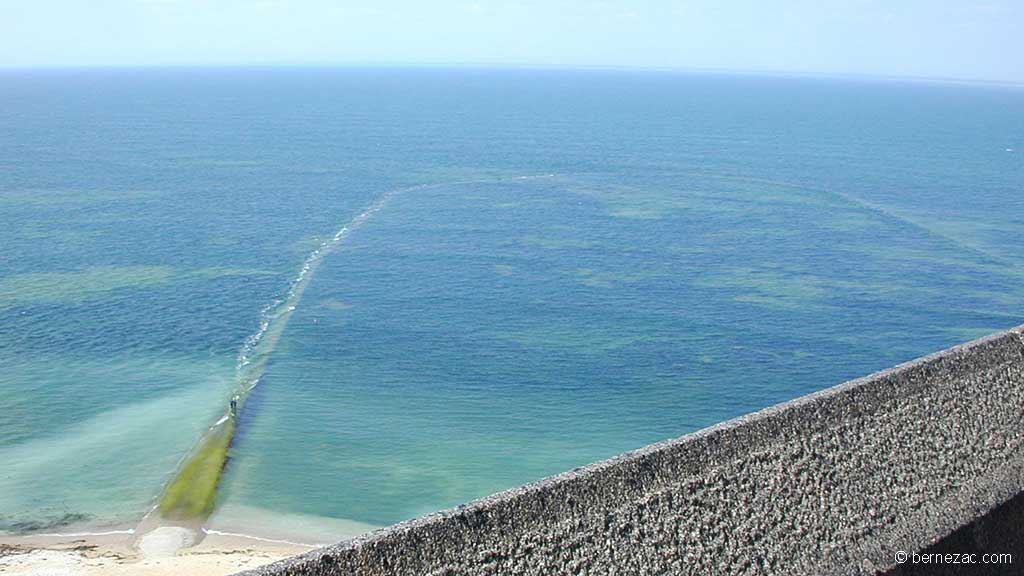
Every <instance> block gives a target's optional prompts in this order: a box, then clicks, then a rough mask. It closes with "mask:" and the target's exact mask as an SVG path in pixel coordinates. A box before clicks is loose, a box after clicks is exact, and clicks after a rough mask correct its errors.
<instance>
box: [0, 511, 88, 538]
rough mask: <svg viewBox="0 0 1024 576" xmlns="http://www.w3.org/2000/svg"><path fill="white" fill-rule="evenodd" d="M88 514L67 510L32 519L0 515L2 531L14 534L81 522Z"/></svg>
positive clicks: (42, 530) (86, 518)
mask: <svg viewBox="0 0 1024 576" xmlns="http://www.w3.org/2000/svg"><path fill="white" fill-rule="evenodd" d="M89 518H90V516H89V515H88V514H80V513H77V512H65V513H62V514H55V515H52V516H43V517H41V518H32V519H21V520H19V519H16V518H7V517H4V516H0V532H12V533H14V534H30V533H32V532H45V531H47V530H54V529H57V528H61V527H63V526H70V525H71V524H80V523H82V522H85V521H86V520H88V519H89Z"/></svg>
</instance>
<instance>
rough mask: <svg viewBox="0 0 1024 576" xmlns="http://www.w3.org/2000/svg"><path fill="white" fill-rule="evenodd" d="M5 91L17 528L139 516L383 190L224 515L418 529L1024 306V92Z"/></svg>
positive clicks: (446, 87)
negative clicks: (259, 344)
mask: <svg viewBox="0 0 1024 576" xmlns="http://www.w3.org/2000/svg"><path fill="white" fill-rule="evenodd" d="M0 86H2V87H3V90H0V105H2V109H3V110H5V113H4V114H3V115H0V222H2V225H0V246H3V250H2V252H0V364H2V365H3V370H0V462H2V463H3V465H2V467H0V531H14V532H18V531H25V530H58V529H61V527H62V526H63V525H65V524H75V525H77V524H85V525H90V526H110V525H120V524H126V523H127V524H130V523H132V522H134V521H137V520H138V518H140V517H141V516H142V515H143V514H144V513H145V511H146V510H147V509H148V508H149V507H150V506H151V505H152V502H153V498H154V497H155V496H156V495H157V494H158V493H159V491H160V489H161V486H162V485H163V483H164V482H166V481H167V478H168V475H169V474H171V473H172V471H173V470H174V467H175V465H176V463H177V462H178V461H179V460H180V458H181V457H182V456H183V455H184V454H185V453H186V452H187V451H188V449H189V447H190V446H192V445H193V443H194V442H195V441H196V439H197V438H198V437H199V436H200V435H201V434H202V432H203V430H205V429H206V428H207V427H208V426H209V425H210V424H211V423H212V422H213V421H215V420H216V419H217V418H218V417H219V415H220V414H222V413H223V411H224V406H225V403H226V401H227V398H228V397H229V395H230V394H231V392H232V390H234V388H235V386H236V365H237V362H238V354H239V351H240V349H242V347H243V344H244V342H245V341H246V339H247V337H249V336H250V335H252V334H254V333H256V332H257V331H258V330H259V327H260V323H261V321H263V320H265V319H266V318H265V317H263V316H261V311H263V310H265V309H267V306H268V305H270V304H272V303H274V302H275V301H277V300H279V299H281V298H282V297H283V296H284V295H285V293H286V291H287V290H288V289H289V286H290V285H291V283H292V282H293V281H294V280H295V278H296V276H297V274H298V273H299V272H300V270H301V268H302V266H303V262H304V261H306V259H307V258H308V256H309V254H310V252H311V251H312V250H315V249H316V248H317V247H318V246H320V245H321V243H322V242H324V241H328V240H330V239H331V238H332V237H333V236H334V235H335V234H336V233H337V232H338V231H339V230H340V229H341V228H342V227H343V226H345V225H346V224H347V223H350V222H351V221H352V219H353V218H355V217H356V216H357V215H358V214H360V213H362V212H363V211H364V210H366V209H367V208H368V207H372V206H375V205H376V203H378V202H380V201H381V200H382V199H386V202H384V203H383V204H382V207H381V208H380V210H377V211H374V212H373V213H372V214H371V215H370V216H369V217H367V218H366V219H365V221H363V222H362V223H361V224H360V225H359V226H358V228H356V229H353V230H352V231H351V233H350V234H348V235H346V236H345V237H344V238H343V239H342V240H341V241H340V242H339V243H338V245H337V247H336V249H334V250H333V251H332V252H330V253H328V254H326V255H325V256H324V257H323V259H322V260H321V261H320V265H319V268H318V269H317V270H316V271H315V276H314V277H312V278H311V280H310V282H309V284H308V286H306V288H305V291H304V293H303V295H302V299H301V301H299V302H298V303H297V304H296V308H295V310H294V311H293V312H292V313H291V314H290V320H289V322H288V324H287V326H286V327H285V329H284V331H283V332H282V333H281V338H280V341H279V342H278V343H277V344H276V346H275V347H274V349H273V352H272V354H271V356H270V362H269V364H268V366H267V370H266V372H265V374H264V375H263V378H262V380H261V381H260V384H259V385H258V386H257V387H256V388H255V389H254V390H253V393H252V395H251V396H250V397H249V399H248V401H247V402H246V404H245V409H244V412H243V414H242V417H241V421H240V427H239V435H238V438H237V441H236V444H235V446H234V448H233V450H232V455H231V460H230V462H229V466H228V469H227V475H226V477H225V481H224V484H223V491H222V494H221V505H222V508H221V510H222V512H221V514H220V516H215V518H214V521H215V523H216V522H217V520H218V518H230V522H229V523H230V525H231V526H233V527H239V526H240V527H241V528H249V526H247V523H248V524H253V525H255V524H258V523H260V522H266V520H259V519H260V518H267V517H274V516H268V514H271V515H277V517H281V516H283V515H291V517H294V518H299V519H300V520H299V521H297V523H298V524H299V526H298V527H297V528H295V529H294V530H295V531H298V532H301V531H302V524H303V523H306V524H307V525H314V524H316V526H317V529H318V530H321V531H323V532H327V533H328V536H329V532H330V530H331V528H330V526H332V525H331V524H329V523H327V524H324V525H326V526H328V527H327V528H323V526H322V525H321V524H318V521H317V520H316V519H315V517H326V518H334V519H345V520H351V521H354V522H358V523H361V524H360V526H362V525H382V524H387V523H391V522H395V521H398V520H402V519H405V518H409V517H411V516H415V515H417V514H422V513H425V512H430V511H433V510H437V509H439V508H443V507H447V506H451V505H455V504H458V503H460V502H464V501H467V500H469V499H472V498H475V497H478V496H482V495H485V494H488V493H491V492H494V491H497V490H501V489H505V488H509V487H512V486H515V485H517V484H520V483H523V482H527V481H530V480H535V479H538V478H541V477H543V476H546V475H549V474H553V473H557V472H559V471H562V470H565V469H568V468H571V467H574V466H579V465H582V464H586V463H588V462H592V461H594V460H597V459H601V458H605V457H608V456H611V455H613V454H616V453H618V452H621V451H623V450H627V449H631V448H636V447H639V446H641V445H643V444H646V443H649V442H653V441H656V440H661V439H665V438H669V437H674V436H678V435H681V434H684V433H686V432H690V431H693V430H697V429H700V428H702V427H705V426H708V425H711V424H714V423H716V422H719V421H722V420H724V419H727V418H730V417H734V416H738V415H741V414H744V413H747V412H750V411H752V410H756V409H759V408H762V407H764V406H768V405H770V404H773V403H776V402H780V401H783V400H786V399H789V398H793V397H795V396H799V395H802V394H805V393H808V392H811V391H814V390H818V389H821V388H824V387H826V386H829V385H832V384H835V383H838V382H841V381H843V380H845V379H848V378H851V377H855V376H859V375H862V374H865V373H868V372H870V371H873V370H876V369H880V368H884V367H886V366H889V365H891V364H893V363H896V362H899V361H903V360H907V359H910V358H913V357H915V356H918V355H921V354H924V353H927V352H930V351H933V350H936V349H939V348H942V347H945V346H948V345H951V344H954V343H957V342H960V341H963V340H966V339H970V338H973V337H975V336H979V335H981V334H984V333H988V332H990V331H994V330H998V329H1001V328H1006V327H1009V326H1013V325H1016V324H1020V323H1022V322H1024V306H1022V304H1024V283H1022V280H1024V256H1022V255H1024V250H1022V249H1021V248H1022V240H1024V200H1022V195H1021V192H1022V190H1024V163H1022V154H1024V151H1022V150H1021V149H1022V148H1024V142H1021V141H1020V135H1021V134H1024V98H1022V94H1024V93H1022V92H1021V90H1020V89H1018V88H1007V87H987V86H966V85H941V84H920V83H918V84H911V83H898V82H890V83H881V82H859V81H858V82H855V81H840V80H812V79H785V78H760V77H729V76H689V75H677V74H664V73H639V72H634V73H631V72H596V71H594V72H572V71H544V72H538V71H512V70H506V71H486V70H440V69H438V70H399V69H393V70H371V69H365V70H317V69H296V70H273V69H252V70H212V69H211V70H165V71H59V72H57V71H55V72H3V73H0ZM421 185H425V186H421ZM225 522H228V521H227V520H225ZM252 529H253V530H257V528H255V527H253V528H252ZM336 529H337V530H341V529H340V528H336ZM339 533H340V532H339Z"/></svg>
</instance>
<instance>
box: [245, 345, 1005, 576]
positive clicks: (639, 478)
mask: <svg viewBox="0 0 1024 576" xmlns="http://www.w3.org/2000/svg"><path fill="white" fill-rule="evenodd" d="M343 489H344V488H343V487H339V490H343ZM1022 489H1024V327H1018V328H1015V329H1012V330H1009V331H1006V332H1002V333H999V334H994V335H992V336H988V337H985V338H982V339H979V340H975V341H973V342H970V343H967V344H964V345H961V346H957V347H955V348H951V349H948V350H945V351H943V352H939V353H937V354H933V355H930V356H926V357H923V358H920V359H918V360H914V361H912V362H908V363H906V364H901V365H899V366H896V367H895V368H892V369H889V370H885V371H882V372H879V373H876V374H873V375H871V376H868V377H865V378H860V379H857V380H852V381H850V382H846V383H844V384H840V385H838V386H835V387H832V388H829V389H827V390H823V391H821V392H817V393H814V394H811V395H808V396H804V397H801V398H798V399H796V400H793V401H790V402H786V403H784V404H780V405H777V406H773V407H771V408H767V409H765V410H761V411H760V412H756V413H754V414H751V415H748V416H744V417H741V418H737V419H734V420H730V421H728V422H724V423H722V424H719V425H717V426H713V427H711V428H707V429H705V430H702V431H700V432H696V433H693V434H689V435H686V436H683V437H681V438H678V439H675V440H669V441H666V442H661V443H657V444H652V445H650V446H647V447H645V448H641V449H639V450H636V451H633V452H628V453H626V454H623V455H621V456H618V457H615V458H612V459H610V460H606V461H603V462H598V463H596V464H592V465H590V466H587V467H585V468H580V469H576V470H573V471H570V472H566V473H564V474H560V475H558V476H554V477H552V478H548V479H545V480H542V481H540V482H536V483H533V484H529V485H526V486H523V487H520V488H516V489H513V490H509V491H507V492H502V493H500V494H496V495H494V496H490V497H487V498H483V499H481V500H477V501H475V502H472V503H470V504H467V505H465V506H460V507H457V508H454V509H450V510H446V511H443V512H438V513H435V514H431V515H429V516H425V517H422V518H418V519H415V520H411V521H408V522H403V523H401V524H397V525H395V526H391V527H389V528H384V529H382V530H378V531H376V532H374V533H371V534H369V535H367V536H365V537H362V538H357V539H354V540H350V541H347V542H343V543H341V544H337V545H335V546H331V547H328V548H324V549H322V550H318V551H315V552H312V553H309V554H305V555H303V556H297V557H295V558H291V559H288V560H284V561H281V562H278V563H275V564H271V565H268V566H265V567H263V568H259V569H256V570H251V571H248V572H244V573H242V574H243V575H245V576H269V575H274V576H300V575H301V576H328V575H330V576H334V575H339V576H340V575H346V576H347V575H352V576H378V575H416V576H442V575H452V576H454V575H485V574H486V575H504V574H509V575H549V574H566V575H570V574H573V575H574V574H608V575H613V574H614V575H619V574H643V575H654V574H714V575H717V574H794V575H795V574H800V575H822V576H824V575H846V574H850V575H853V574H876V573H878V572H888V571H891V570H895V569H897V568H898V566H897V565H896V563H895V560H894V558H895V553H896V552H897V551H900V550H903V551H917V550H924V549H927V548H928V547H929V546H933V545H937V543H940V542H942V541H943V539H944V538H946V537H948V536H950V535H953V536H955V535H956V531H958V530H962V529H963V528H964V527H965V526H968V525H970V524H971V523H972V522H974V521H975V520H977V519H979V518H982V517H984V516H985V515H986V514H990V513H991V512H992V511H993V510H996V509H999V508H1000V507H1001V506H1002V505H1004V504H1005V503H1008V502H1011V501H1013V499H1014V498H1015V497H1016V496H1017V495H1018V494H1020V493H1021V492H1022ZM1018 562H1021V563H1024V558H1020V559H1019V560H1018ZM1017 568H1022V570H1021V572H1022V573H1024V566H1017ZM894 573H895V572H894Z"/></svg>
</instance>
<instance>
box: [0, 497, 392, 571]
mask: <svg viewBox="0 0 1024 576" xmlns="http://www.w3.org/2000/svg"><path fill="white" fill-rule="evenodd" d="M223 512H224V513H223V514H220V513H218V514H215V515H214V517H212V518H211V522H210V525H209V526H208V527H206V528H202V529H198V528H194V527H193V528H190V527H185V526H173V525H160V526H155V527H151V529H137V528H136V526H134V525H120V526H106V527H97V526H87V525H73V526H66V527H64V528H63V529H62V530H60V531H58V532H53V533H46V534H27V535H2V534H0V573H3V574H5V575H6V574H11V575H16V576H108V575H111V576H121V575H129V574H131V575H139V576H171V575H176V574H194V575H196V576H224V575H228V574H234V573H236V572H240V571H242V570H248V569H251V568H256V567H258V566H262V565H264V564H269V563H271V562H275V561H277V560H281V559H284V558H288V557H290V556H295V555H297V554H302V553H305V552H309V551H311V550H315V549H317V548H320V547H323V546H326V545H330V544H334V543H337V542H339V541H342V540H345V539H349V538H353V537H356V536H359V535H361V534H365V533H367V532H370V531H372V530H374V529H376V528H377V527H376V526H372V525H369V524H363V523H359V522H354V521H347V520H337V519H330V518H320V517H315V516H305V515H299V514H283V515H282V514H275V513H273V512H271V511H268V510H259V509H253V508H248V507H227V508H226V509H225V510H224V511H223ZM272 518H276V519H277V522H274V523H273V524H271V523H269V520H271V519H272Z"/></svg>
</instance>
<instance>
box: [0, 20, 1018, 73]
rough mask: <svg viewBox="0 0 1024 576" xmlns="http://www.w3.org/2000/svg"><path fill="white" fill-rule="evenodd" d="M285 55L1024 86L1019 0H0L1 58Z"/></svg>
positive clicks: (21, 62)
mask: <svg viewBox="0 0 1024 576" xmlns="http://www.w3.org/2000/svg"><path fill="white" fill-rule="evenodd" d="M288 63H300V64H378V63H394V64H417V63H424V64H445V63H467V64H468V63H483V64H487V63H494V64H499V63H500V64H526V65H545V66H547V65H554V66H564V65H604V66H651V67H672V68H716V69H733V70H755V71H756V70H773V71H800V72H822V73H840V74H882V75H899V76H929V77H950V78H980V79H989V80H1009V81H1016V82H1024V0H991V1H970V0H663V1H659V0H650V1H646V2H641V1H637V2H615V1H590V0H547V1H540V0H538V1H533V0H521V1H510V2H497V1H489V0H475V1H473V0H470V1H459V0H376V1H373V0H364V1H358V2H356V1H342V0H336V1H330V0H0V66H80V65H154V64H160V65H162V64H288Z"/></svg>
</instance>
